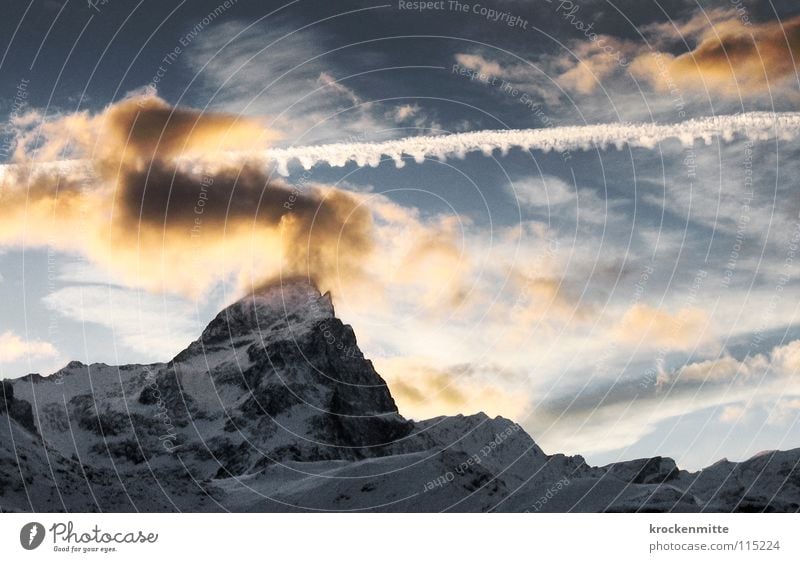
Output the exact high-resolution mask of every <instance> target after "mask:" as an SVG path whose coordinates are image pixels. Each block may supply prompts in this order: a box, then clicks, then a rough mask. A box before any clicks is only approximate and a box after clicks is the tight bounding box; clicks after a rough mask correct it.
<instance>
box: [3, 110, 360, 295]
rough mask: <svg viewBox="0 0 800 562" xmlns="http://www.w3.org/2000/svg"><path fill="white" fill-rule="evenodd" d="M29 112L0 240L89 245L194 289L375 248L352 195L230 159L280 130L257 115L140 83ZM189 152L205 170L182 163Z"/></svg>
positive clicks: (332, 265)
mask: <svg viewBox="0 0 800 562" xmlns="http://www.w3.org/2000/svg"><path fill="white" fill-rule="evenodd" d="M34 121H35V120H34V119H31V118H29V117H26V118H25V119H23V120H21V121H20V122H18V123H16V125H18V127H19V130H18V134H17V138H18V144H17V148H16V152H15V158H14V164H13V165H10V166H6V167H5V168H4V170H3V173H2V175H0V184H1V185H0V187H2V188H3V192H4V205H3V206H2V207H0V244H11V245H22V244H24V245H27V246H49V247H53V248H55V249H58V250H62V251H68V252H77V253H82V254H84V255H86V256H87V257H88V258H89V259H90V260H92V261H94V262H95V263H99V264H101V265H103V266H105V267H106V268H108V269H109V270H110V271H111V272H112V273H114V274H116V275H117V276H118V277H120V278H121V280H123V281H124V282H125V283H126V284H128V285H133V286H143V287H145V288H148V289H154V290H167V291H172V292H181V293H184V294H190V295H193V296H196V295H198V294H201V293H202V292H203V291H204V290H205V289H207V288H208V287H209V286H210V285H211V284H212V283H214V282H215V281H218V280H220V279H222V278H226V277H230V276H231V275H239V276H240V281H241V284H242V285H248V284H250V283H257V282H260V281H262V280H263V279H264V278H268V277H273V276H276V275H280V274H286V275H307V276H310V277H313V278H314V279H316V280H317V281H318V282H321V283H322V284H323V285H330V284H331V283H330V282H326V281H328V280H329V279H331V277H333V276H337V277H341V276H348V275H358V272H359V270H360V258H361V257H362V255H364V254H365V253H367V252H369V251H370V249H371V246H372V233H371V229H372V218H371V215H370V214H369V212H368V211H367V210H366V209H365V208H364V207H362V206H360V202H359V201H358V200H357V199H356V198H355V197H354V196H351V195H349V194H347V193H345V192H342V191H339V190H336V189H333V188H330V187H326V186H316V185H314V186H305V187H304V188H303V189H302V190H298V189H296V188H295V187H294V186H292V185H290V184H288V183H287V182H286V181H284V180H282V179H280V178H277V179H276V178H271V177H270V176H269V174H268V173H267V171H266V169H265V167H264V166H263V164H262V163H258V164H256V163H251V162H248V161H244V162H238V163H237V164H236V165H232V164H231V163H230V162H229V161H228V160H226V158H225V157H224V154H227V153H230V152H238V151H244V150H253V149H258V150H260V151H263V150H264V149H266V147H267V146H268V143H269V142H270V141H271V140H272V139H274V138H275V137H276V135H275V134H274V133H273V132H271V131H269V130H268V129H267V128H266V127H265V126H264V125H263V124H262V123H261V122H260V121H258V120H254V119H245V118H241V117H237V116H235V115H229V114H224V113H208V112H199V111H195V110H189V109H181V108H175V107H171V106H170V105H168V104H167V103H166V102H164V101H163V100H161V99H159V98H157V97H154V96H142V97H134V98H128V99H125V100H123V101H121V102H119V103H116V104H113V105H111V106H109V107H107V108H106V109H105V110H104V111H103V112H101V113H99V114H97V115H92V114H89V113H88V112H80V113H75V114H70V115H67V116H64V117H57V118H54V119H49V120H45V121H43V122H41V123H40V124H37V125H36V126H33V123H34ZM187 157H188V158H200V159H202V160H203V162H204V163H205V166H204V169H203V171H197V170H189V169H186V168H185V167H182V166H180V165H179V161H180V159H181V158H187ZM65 158H67V159H69V158H72V159H73V160H71V162H72V163H71V164H70V163H67V162H65V160H64V159H65ZM42 160H44V161H50V164H45V165H40V164H38V163H37V162H39V161H42ZM340 247H341V248H346V250H347V251H346V252H340V251H339V248H340Z"/></svg>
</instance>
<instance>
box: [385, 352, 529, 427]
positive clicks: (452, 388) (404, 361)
mask: <svg viewBox="0 0 800 562" xmlns="http://www.w3.org/2000/svg"><path fill="white" fill-rule="evenodd" d="M375 365H376V368H377V370H378V372H380V373H381V376H383V378H384V379H385V380H386V383H387V384H388V385H389V389H390V390H391V392H392V396H393V397H394V399H395V401H396V402H397V407H398V409H399V410H400V413H402V414H403V415H405V416H407V417H410V418H414V419H427V418H431V417H434V416H441V415H455V414H470V413H475V412H478V411H483V412H486V413H487V414H489V415H490V416H496V415H502V416H505V417H509V418H512V419H516V418H519V416H520V415H521V414H522V413H523V412H524V411H525V408H526V406H527V404H528V397H527V395H526V394H525V393H519V394H514V393H512V392H510V391H508V390H506V389H505V388H504V387H503V386H502V385H501V384H496V383H494V382H493V381H492V380H487V379H486V378H485V377H480V376H477V375H480V370H479V369H475V368H473V367H470V366H464V365H462V366H456V367H453V368H452V369H445V368H440V367H434V366H432V365H431V363H430V362H429V361H426V360H425V359H424V358H419V357H394V358H384V359H376V360H375Z"/></svg>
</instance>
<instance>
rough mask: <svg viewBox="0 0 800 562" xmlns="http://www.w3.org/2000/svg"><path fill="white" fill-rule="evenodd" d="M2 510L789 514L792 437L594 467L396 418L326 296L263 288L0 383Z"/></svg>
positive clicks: (457, 422)
mask: <svg viewBox="0 0 800 562" xmlns="http://www.w3.org/2000/svg"><path fill="white" fill-rule="evenodd" d="M0 510H2V511H20V512H28V511H37V512H38V511H49V512H75V511H77V512H94V511H102V512H133V511H146V512H164V511H191V512H205V511H236V512H275V511H399V512H439V511H457V512H487V511H501V512H566V511H574V512H636V511H639V512H668V511H673V512H702V511H706V512H733V511H758V512H762V511H777V512H797V511H798V510H800V449H793V450H789V451H770V452H765V453H761V454H759V455H757V456H755V457H753V458H751V459H749V460H746V461H744V462H729V461H727V460H722V461H719V462H717V463H715V464H714V465H712V466H709V467H707V468H705V469H703V470H701V471H699V472H688V471H686V470H681V469H680V468H678V467H677V466H676V463H675V462H674V461H673V460H672V459H670V458H663V457H653V458H643V459H636V460H630V461H626V462H618V463H613V464H610V465H607V466H601V467H595V466H589V465H588V464H587V463H586V462H585V460H584V459H583V458H582V457H581V456H568V455H564V454H547V453H545V452H544V451H543V450H542V449H541V448H540V447H539V446H537V445H536V443H535V442H534V441H533V439H532V438H531V437H530V436H529V435H528V434H527V433H526V432H525V431H524V430H523V429H522V428H521V427H520V426H519V425H518V424H516V423H514V422H513V421H511V420H508V419H505V418H502V417H496V418H490V417H488V416H487V415H485V414H483V413H478V414H474V415H457V416H441V417H437V418H433V419H428V420H423V421H416V420H410V419H407V418H405V417H403V416H402V415H401V413H400V412H399V411H398V409H397V406H396V405H395V401H394V399H393V398H392V395H391V393H390V392H389V389H388V387H387V385H386V383H385V381H384V380H383V379H382V378H381V377H380V375H379V374H378V373H377V372H376V371H375V369H374V368H373V365H372V363H371V362H370V361H369V360H368V359H367V358H365V357H364V355H363V354H362V352H361V351H360V350H359V348H358V344H357V342H356V336H355V334H354V332H353V330H352V328H351V327H350V326H348V325H345V324H343V323H342V322H341V321H340V320H339V319H338V318H337V317H336V316H335V313H334V308H333V304H332V301H331V297H330V294H324V295H323V294H321V293H320V292H319V291H318V290H317V289H316V287H315V286H314V285H313V284H311V283H309V282H307V281H304V280H298V279H293V280H291V281H289V282H286V281H284V282H283V283H273V284H270V285H266V286H264V287H262V288H261V289H260V290H258V291H256V292H254V293H253V294H250V295H248V296H247V297H245V298H243V299H242V300H240V301H238V302H236V303H234V304H232V305H231V306H229V307H227V308H226V309H224V310H223V311H222V312H220V313H219V314H218V315H217V317H216V318H214V320H213V321H212V322H211V323H210V324H209V325H208V327H207V328H206V329H205V330H204V331H203V333H202V334H201V335H200V337H199V338H198V339H197V340H196V341H194V342H193V343H191V344H190V345H189V346H188V347H187V348H186V349H184V350H183V351H181V352H180V353H178V354H177V355H176V356H175V357H174V359H172V360H171V361H169V362H168V363H154V364H149V365H123V366H109V365H105V364H92V365H85V364H82V363H80V362H76V361H75V362H71V363H69V364H68V365H66V366H65V367H64V368H63V369H61V370H59V371H57V372H56V373H54V374H52V375H49V376H40V375H38V374H31V375H27V376H25V377H22V378H18V379H13V380H4V381H2V395H0Z"/></svg>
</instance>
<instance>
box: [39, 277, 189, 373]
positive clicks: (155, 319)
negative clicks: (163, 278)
mask: <svg viewBox="0 0 800 562" xmlns="http://www.w3.org/2000/svg"><path fill="white" fill-rule="evenodd" d="M44 304H45V306H47V307H48V308H49V309H51V310H54V311H56V312H58V313H59V314H61V315H63V316H65V317H66V318H69V319H71V320H74V321H75V322H79V323H83V322H91V323H94V324H98V325H101V326H105V327H106V328H109V329H111V330H112V333H113V335H114V338H115V339H116V340H119V342H120V343H122V344H123V345H125V346H127V347H128V348H130V349H133V350H135V351H137V352H139V353H141V354H142V355H143V356H145V357H148V358H149V360H151V361H155V360H164V361H166V360H169V359H171V358H172V357H173V356H174V355H175V353H176V352H177V351H178V350H180V349H183V348H184V347H186V346H187V345H188V344H189V343H190V342H191V341H192V340H194V339H195V338H196V337H197V335H198V334H199V332H200V331H201V330H202V326H201V325H200V324H201V323H199V322H196V321H193V319H194V318H196V316H197V314H196V309H195V308H194V307H193V306H192V305H191V304H190V303H188V302H186V301H185V300H183V299H180V298H174V297H168V298H165V297H163V296H155V295H151V294H148V293H143V292H141V291H137V290H131V289H125V288H122V287H115V286H102V285H82V286H69V287H64V288H62V289H58V290H57V291H54V292H52V293H50V294H49V295H47V296H46V297H45V298H44Z"/></svg>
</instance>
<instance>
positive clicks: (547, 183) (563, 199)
mask: <svg viewBox="0 0 800 562" xmlns="http://www.w3.org/2000/svg"><path fill="white" fill-rule="evenodd" d="M509 187H510V191H511V192H512V195H513V197H515V198H516V200H517V201H518V202H519V203H520V205H521V206H523V207H530V208H544V209H547V208H548V207H551V206H555V205H561V204H562V203H571V202H574V201H575V198H576V197H577V194H576V191H575V188H574V187H573V186H571V185H569V184H568V183H567V182H565V181H564V180H562V179H561V178H558V177H556V176H550V175H542V176H539V177H536V176H531V177H527V178H523V179H521V180H517V181H515V182H514V183H513V184H512V185H510V186H509Z"/></svg>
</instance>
